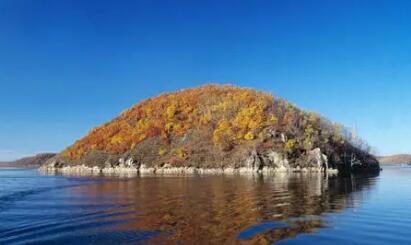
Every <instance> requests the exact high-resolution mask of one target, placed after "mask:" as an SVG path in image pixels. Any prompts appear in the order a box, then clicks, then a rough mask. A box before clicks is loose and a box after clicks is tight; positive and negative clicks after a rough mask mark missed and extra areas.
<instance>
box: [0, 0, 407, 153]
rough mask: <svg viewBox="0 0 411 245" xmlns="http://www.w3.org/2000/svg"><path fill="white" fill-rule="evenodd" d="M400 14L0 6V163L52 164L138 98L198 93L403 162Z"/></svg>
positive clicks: (31, 3)
mask: <svg viewBox="0 0 411 245" xmlns="http://www.w3.org/2000/svg"><path fill="white" fill-rule="evenodd" d="M410 10H411V1H377V0H370V1H366V0H363V1H349V0H344V1H319V0H307V1H302V0H301V1H292V0H290V1H238V0H237V1H156V0H147V1H143V0H141V1H114V0H113V1H105V0H101V1H86V0H78V1H68V0H66V1H64V0H61V1H53V0H47V1H46V0H0V84H1V89H0V160H9V159H13V158H17V157H20V156H23V155H30V154H33V153H37V152H44V151H60V150H62V149H63V148H64V147H66V146H68V145H70V144H71V143H72V142H73V141H74V140H76V139H78V138H80V137H81V136H83V135H85V134H86V133H87V132H88V131H89V129H91V128H92V127H95V126H97V125H100V124H102V123H103V122H105V121H107V120H109V119H111V118H113V117H114V116H116V115H117V114H118V113H120V112H121V111H122V110H124V109H125V108H127V107H129V106H131V105H133V104H135V103H137V102H138V101H140V100H141V99H144V98H147V97H150V96H154V95H157V94H158V93H160V92H164V91H170V90H177V89H180V88H185V87H192V86H197V85H200V84H204V83H208V82H219V83H232V84H236V85H239V86H245V87H254V88H257V89H261V90H266V91H270V92H272V93H274V94H276V95H279V96H282V97H284V98H286V99H288V100H290V101H291V102H293V103H295V104H296V105H298V106H300V107H302V108H305V109H308V110H312V111H316V112H319V113H320V114H322V115H324V116H326V117H328V118H330V119H331V120H333V121H336V122H340V123H342V124H344V125H346V126H349V127H353V126H354V125H356V127H357V129H358V131H359V134H360V135H361V136H362V137H363V138H364V139H365V140H366V141H368V142H369V143H370V144H371V145H373V146H374V147H376V148H377V149H378V151H379V153H380V154H391V153H400V152H404V153H405V152H410V153H411V142H410V140H409V139H411V127H410V126H409V125H411V112H410V108H411V98H410V92H411V83H410V78H411V29H410V24H411V15H410V14H409V11H410Z"/></svg>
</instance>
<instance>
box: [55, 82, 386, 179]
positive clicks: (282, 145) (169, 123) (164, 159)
mask: <svg viewBox="0 0 411 245" xmlns="http://www.w3.org/2000/svg"><path fill="white" fill-rule="evenodd" d="M344 132H345V131H344V130H343V128H342V127H341V126H339V125H337V124H333V123H331V122H329V121H328V120H326V119H324V118H322V117H320V116H319V115H317V114H315V113H309V112H304V111H302V110H300V109H298V108H296V107H295V106H293V105H291V104H290V103H288V102H287V101H285V100H283V99H280V98H274V97H273V96H272V95H270V94H268V93H264V92H260V91H256V90H253V89H245V88H238V87H234V86H228V85H206V86H201V87H198V88H193V89H186V90H182V91H179V92H175V93H167V94H162V95H160V96H158V97H155V98H151V99H147V100H144V101H142V102H141V103H138V104H136V105H135V106H133V107H132V108H130V109H128V110H126V111H124V112H123V113H121V115H119V116H118V117H117V118H115V119H113V120H112V121H111V122H108V123H106V124H104V125H102V126H100V127H97V128H95V129H93V130H91V131H90V132H89V134H88V135H87V136H85V137H84V138H83V139H81V140H79V141H77V142H75V143H74V144H73V145H71V146H70V147H68V148H67V149H66V150H64V151H63V152H62V153H61V154H59V156H57V157H56V158H54V159H53V161H51V162H49V165H48V166H51V167H57V168H61V167H64V166H73V165H82V164H84V165H86V166H96V167H97V168H99V169H102V168H115V167H117V166H119V165H120V166H127V167H133V168H136V169H140V168H141V167H144V168H150V169H152V170H153V171H155V170H156V169H159V168H163V167H191V168H197V169H198V168H232V169H237V168H242V167H248V168H252V169H256V170H257V171H258V170H261V169H263V168H264V167H266V168H274V169H275V168H290V167H292V168H310V167H317V168H321V167H329V168H335V169H337V168H338V169H340V170H347V168H348V169H351V165H352V163H355V165H356V166H359V169H364V168H368V167H369V166H373V167H374V168H377V166H378V162H377V160H376V159H375V158H374V157H373V156H371V155H370V154H368V153H367V152H366V151H364V150H362V149H360V148H358V147H356V146H355V145H354V144H353V143H351V142H350V141H349V140H348V139H347V137H346V136H344ZM348 157H349V159H348ZM347 162H349V164H347ZM378 169H379V168H378Z"/></svg>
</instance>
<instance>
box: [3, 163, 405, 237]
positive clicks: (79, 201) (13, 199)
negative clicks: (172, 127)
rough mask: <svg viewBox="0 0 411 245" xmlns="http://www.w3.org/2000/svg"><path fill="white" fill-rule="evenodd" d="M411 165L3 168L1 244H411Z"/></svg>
mask: <svg viewBox="0 0 411 245" xmlns="http://www.w3.org/2000/svg"><path fill="white" fill-rule="evenodd" d="M410 187H411V168H409V167H405V166H399V165H396V166H388V167H384V170H383V171H382V172H381V173H380V175H379V176H356V177H354V176H352V177H346V178H340V177H335V176H328V177H327V176H324V175H320V174H301V173H300V174H292V175H284V174H283V175H275V176H257V175H256V176H180V177H178V176H168V177H167V176H164V177H153V176H142V177H138V176H136V177H128V178H126V177H87V176H84V177H76V176H62V175H44V174H42V173H40V172H38V171H37V170H33V169H0V244H45V243H47V244H53V243H54V244H90V243H95V244H112V243H117V244H136V243H147V244H159V243H160V244H164V243H165V244H169V243H178V242H180V244H256V243H260V244H269V243H274V242H275V243H278V244H411V236H410V234H409V231H410V230H411V188H410Z"/></svg>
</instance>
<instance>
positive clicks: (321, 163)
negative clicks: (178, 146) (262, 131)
mask: <svg viewBox="0 0 411 245" xmlns="http://www.w3.org/2000/svg"><path fill="white" fill-rule="evenodd" d="M306 160H307V162H306V165H305V166H303V167H302V166H299V165H297V166H295V165H292V164H289V161H288V159H287V158H285V157H284V155H283V154H280V153H278V152H275V151H269V152H266V153H265V154H261V153H258V152H257V151H252V152H250V154H249V156H248V157H247V158H246V159H245V160H244V161H243V163H242V164H240V165H239V166H238V165H237V167H233V166H235V165H231V166H221V167H210V168H203V167H193V166H172V165H170V164H161V165H151V166H147V165H146V164H143V163H141V162H139V161H137V160H136V159H134V158H133V157H128V158H119V159H118V161H117V162H115V163H113V162H110V161H106V162H105V163H104V165H99V166H98V165H94V166H93V165H89V164H87V165H86V164H78V165H72V164H64V163H62V162H59V161H58V159H54V160H51V161H49V162H48V163H46V164H45V165H43V166H42V167H41V170H42V171H43V172H47V173H50V172H57V173H63V174H70V175H100V174H102V175H124V174H132V175H136V174H140V175H144V174H155V175H164V174H177V175H178V174H191V175H192V174H197V175H202V174H211V175H221V174H275V173H295V172H303V173H307V172H310V173H326V174H337V173H338V170H337V169H336V168H330V167H329V165H328V158H327V156H325V155H324V154H322V153H321V150H320V149H319V148H317V149H314V150H312V151H311V152H310V153H309V155H308V157H307V159H306Z"/></svg>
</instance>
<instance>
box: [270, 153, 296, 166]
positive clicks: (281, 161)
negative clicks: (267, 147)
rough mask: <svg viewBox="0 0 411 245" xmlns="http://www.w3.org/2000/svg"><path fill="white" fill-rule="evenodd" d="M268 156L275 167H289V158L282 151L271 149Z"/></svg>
mask: <svg viewBox="0 0 411 245" xmlns="http://www.w3.org/2000/svg"><path fill="white" fill-rule="evenodd" d="M267 158H268V160H269V162H270V165H269V166H271V167H273V168H289V167H290V165H289V163H288V159H287V158H286V157H285V156H284V155H283V154H281V153H278V152H275V151H270V152H268V154H267Z"/></svg>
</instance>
